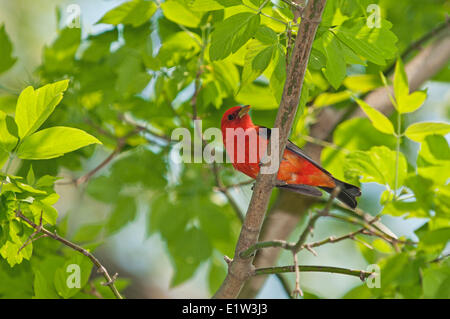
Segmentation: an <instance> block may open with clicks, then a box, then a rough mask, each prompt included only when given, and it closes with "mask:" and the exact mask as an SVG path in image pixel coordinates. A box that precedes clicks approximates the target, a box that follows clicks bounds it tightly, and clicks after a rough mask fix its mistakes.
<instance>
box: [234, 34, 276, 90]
mask: <svg viewBox="0 0 450 319" xmlns="http://www.w3.org/2000/svg"><path fill="white" fill-rule="evenodd" d="M272 54H273V46H272V45H267V44H264V43H262V42H260V41H259V40H256V39H253V40H250V41H249V42H248V44H247V50H246V54H245V59H244V68H243V70H242V80H241V86H240V87H241V88H242V87H244V86H245V85H247V84H249V83H251V82H253V81H254V80H255V79H256V78H257V77H259V76H260V75H261V74H262V73H263V72H264V70H265V69H266V68H267V66H268V65H269V63H270V61H271V58H272Z"/></svg>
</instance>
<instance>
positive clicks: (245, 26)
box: [209, 12, 260, 61]
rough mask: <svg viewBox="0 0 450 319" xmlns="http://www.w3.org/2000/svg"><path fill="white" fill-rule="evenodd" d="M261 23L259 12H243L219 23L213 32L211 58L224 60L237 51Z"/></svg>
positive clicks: (210, 49)
mask: <svg viewBox="0 0 450 319" xmlns="http://www.w3.org/2000/svg"><path fill="white" fill-rule="evenodd" d="M259 23H260V17H259V15H258V14H253V13H249V12H241V13H238V14H235V15H233V16H231V17H229V18H227V19H225V20H224V21H222V22H220V23H219V24H217V25H216V27H215V30H214V31H213V33H212V34H211V46H210V48H209V56H210V58H211V60H212V61H216V60H222V59H224V58H226V57H227V56H229V55H230V54H231V53H235V52H236V51H237V50H238V49H239V48H240V47H242V46H243V45H244V44H245V43H246V42H247V41H248V40H249V39H250V38H251V37H252V36H253V35H254V34H255V32H256V30H257V29H258V26H259Z"/></svg>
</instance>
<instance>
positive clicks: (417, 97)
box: [397, 91, 427, 113]
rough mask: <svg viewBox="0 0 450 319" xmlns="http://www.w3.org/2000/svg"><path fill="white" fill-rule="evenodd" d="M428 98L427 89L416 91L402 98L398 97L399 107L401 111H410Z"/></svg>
mask: <svg viewBox="0 0 450 319" xmlns="http://www.w3.org/2000/svg"><path fill="white" fill-rule="evenodd" d="M426 98H427V93H426V92H425V91H416V92H413V93H411V94H410V95H408V96H404V97H403V98H401V99H397V107H398V111H399V112H400V113H410V112H414V111H415V110H417V109H418V108H419V107H421V106H422V104H423V102H425V99H426Z"/></svg>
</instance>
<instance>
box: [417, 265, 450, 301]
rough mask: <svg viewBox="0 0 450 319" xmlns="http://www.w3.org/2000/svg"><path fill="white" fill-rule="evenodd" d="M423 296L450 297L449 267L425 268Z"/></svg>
mask: <svg viewBox="0 0 450 319" xmlns="http://www.w3.org/2000/svg"><path fill="white" fill-rule="evenodd" d="M423 297H424V298H427V299H438V298H439V299H450V272H449V270H448V268H447V269H433V268H429V269H425V271H424V272H423Z"/></svg>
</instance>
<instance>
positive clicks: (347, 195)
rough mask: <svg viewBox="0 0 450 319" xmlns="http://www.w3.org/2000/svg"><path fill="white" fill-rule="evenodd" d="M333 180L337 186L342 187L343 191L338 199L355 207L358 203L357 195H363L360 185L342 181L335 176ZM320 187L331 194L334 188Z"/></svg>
mask: <svg viewBox="0 0 450 319" xmlns="http://www.w3.org/2000/svg"><path fill="white" fill-rule="evenodd" d="M333 180H334V183H335V184H336V186H339V187H340V189H341V191H340V192H339V194H338V196H337V199H339V200H340V201H341V202H343V203H345V204H347V205H348V206H350V207H351V208H355V207H356V204H357V202H356V198H355V197H358V196H361V190H360V189H359V187H356V186H355V185H352V184H349V183H345V182H342V181H340V180H338V179H336V178H334V177H333ZM320 188H321V189H323V190H324V191H326V192H327V193H330V194H331V193H332V192H333V189H334V188H331V187H320Z"/></svg>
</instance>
